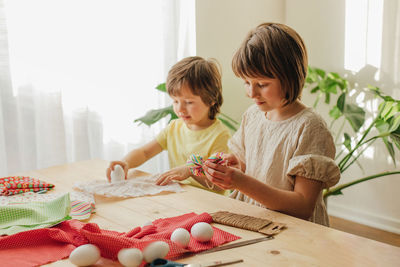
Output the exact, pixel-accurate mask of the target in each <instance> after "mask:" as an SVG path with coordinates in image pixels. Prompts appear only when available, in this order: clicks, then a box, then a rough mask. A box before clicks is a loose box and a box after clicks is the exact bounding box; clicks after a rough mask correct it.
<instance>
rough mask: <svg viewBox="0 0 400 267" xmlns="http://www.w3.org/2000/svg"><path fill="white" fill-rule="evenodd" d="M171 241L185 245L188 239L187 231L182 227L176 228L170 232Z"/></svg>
mask: <svg viewBox="0 0 400 267" xmlns="http://www.w3.org/2000/svg"><path fill="white" fill-rule="evenodd" d="M171 241H173V242H175V243H177V244H179V245H180V246H182V247H186V246H187V245H188V244H189V241H190V234H189V231H188V230H186V229H184V228H177V229H175V230H174V231H173V232H172V235H171Z"/></svg>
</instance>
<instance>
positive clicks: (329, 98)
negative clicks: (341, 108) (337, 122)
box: [325, 93, 331, 104]
mask: <svg viewBox="0 0 400 267" xmlns="http://www.w3.org/2000/svg"><path fill="white" fill-rule="evenodd" d="M330 101H331V95H330V94H329V93H325V103H326V104H329V102H330Z"/></svg>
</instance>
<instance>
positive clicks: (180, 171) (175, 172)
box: [156, 166, 191, 185]
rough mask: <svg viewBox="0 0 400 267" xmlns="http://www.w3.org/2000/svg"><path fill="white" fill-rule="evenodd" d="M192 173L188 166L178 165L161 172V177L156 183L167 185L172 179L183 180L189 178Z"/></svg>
mask: <svg viewBox="0 0 400 267" xmlns="http://www.w3.org/2000/svg"><path fill="white" fill-rule="evenodd" d="M190 174H191V173H190V168H189V167H188V166H180V167H176V168H173V169H171V170H169V171H167V172H164V173H163V174H161V176H160V178H158V179H157V181H156V185H166V184H169V183H170V182H171V181H182V180H185V179H186V178H188V177H189V176H190Z"/></svg>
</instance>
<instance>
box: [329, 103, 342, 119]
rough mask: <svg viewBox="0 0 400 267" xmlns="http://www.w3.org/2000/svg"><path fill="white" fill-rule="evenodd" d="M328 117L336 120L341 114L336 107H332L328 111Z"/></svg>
mask: <svg viewBox="0 0 400 267" xmlns="http://www.w3.org/2000/svg"><path fill="white" fill-rule="evenodd" d="M329 116H331V117H332V118H333V119H334V120H337V119H339V118H340V116H342V112H341V111H340V110H339V108H338V107H337V106H333V108H332V109H331V110H330V111H329Z"/></svg>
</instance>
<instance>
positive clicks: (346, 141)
mask: <svg viewBox="0 0 400 267" xmlns="http://www.w3.org/2000/svg"><path fill="white" fill-rule="evenodd" d="M343 145H344V146H345V147H346V148H347V150H348V151H351V138H350V135H349V134H347V133H344V141H343Z"/></svg>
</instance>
